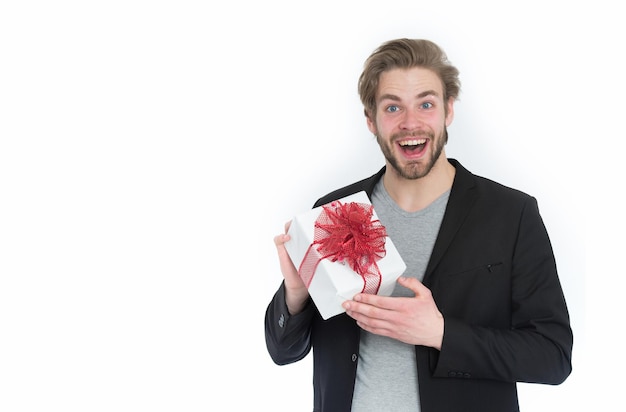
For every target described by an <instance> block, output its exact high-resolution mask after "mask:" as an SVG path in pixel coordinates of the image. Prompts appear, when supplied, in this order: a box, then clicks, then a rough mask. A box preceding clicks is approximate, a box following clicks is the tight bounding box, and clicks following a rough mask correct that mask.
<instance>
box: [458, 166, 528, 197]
mask: <svg viewBox="0 0 626 412" xmlns="http://www.w3.org/2000/svg"><path fill="white" fill-rule="evenodd" d="M449 160H450V163H452V164H453V165H454V167H455V168H456V177H455V181H454V185H453V191H465V190H472V191H476V192H477V195H479V196H481V197H484V196H486V197H489V198H492V199H493V200H499V201H504V200H506V199H508V200H510V201H515V202H520V201H521V202H526V201H528V200H533V199H534V197H533V196H531V195H530V194H528V193H525V192H523V191H521V190H519V189H516V188H513V187H510V186H506V185H504V184H502V183H499V182H497V181H495V180H493V179H490V178H487V177H484V176H479V175H475V174H473V173H472V172H470V171H468V170H467V169H465V167H463V166H462V165H461V164H460V163H459V162H458V161H457V160H455V159H449Z"/></svg>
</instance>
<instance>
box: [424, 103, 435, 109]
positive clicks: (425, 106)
mask: <svg viewBox="0 0 626 412" xmlns="http://www.w3.org/2000/svg"><path fill="white" fill-rule="evenodd" d="M421 107H422V109H430V108H432V107H433V104H432V103H430V102H426V103H422V104H421Z"/></svg>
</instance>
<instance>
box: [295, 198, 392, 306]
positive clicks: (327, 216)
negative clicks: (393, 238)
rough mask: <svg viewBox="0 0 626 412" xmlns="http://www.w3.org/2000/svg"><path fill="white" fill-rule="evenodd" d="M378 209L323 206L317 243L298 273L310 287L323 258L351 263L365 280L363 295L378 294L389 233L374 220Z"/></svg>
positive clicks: (356, 205) (334, 204) (354, 205)
mask: <svg viewBox="0 0 626 412" xmlns="http://www.w3.org/2000/svg"><path fill="white" fill-rule="evenodd" d="M373 214H374V207H373V206H372V205H369V204H364V203H356V202H350V203H345V204H344V203H341V202H340V201H335V202H332V203H330V204H329V205H325V206H323V207H322V212H321V213H320V215H319V217H318V218H317V220H316V221H315V231H314V234H313V243H311V245H310V246H309V248H308V250H307V252H306V254H305V255H304V258H303V259H302V263H301V264H300V268H299V269H298V273H299V274H300V277H301V278H302V280H303V281H304V283H305V285H306V286H307V288H308V287H309V285H310V284H311V281H312V280H313V275H314V274H315V270H316V269H317V266H318V265H319V263H320V262H321V261H322V259H330V261H332V262H337V261H339V262H343V263H345V264H348V265H349V266H350V268H351V269H352V270H354V271H355V272H356V273H358V274H359V275H360V276H361V277H362V278H363V289H362V290H361V292H365V293H370V294H376V293H378V289H379V288H380V284H381V281H382V277H381V274H380V270H379V269H378V265H377V264H376V262H377V261H378V260H380V259H382V258H383V257H384V256H385V239H386V236H387V231H386V230H385V227H384V226H383V225H382V224H381V223H380V221H379V220H372V217H373Z"/></svg>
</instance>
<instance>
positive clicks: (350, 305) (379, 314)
mask: <svg viewBox="0 0 626 412" xmlns="http://www.w3.org/2000/svg"><path fill="white" fill-rule="evenodd" d="M398 283H399V284H400V285H402V286H404V287H406V288H408V289H411V290H412V291H413V292H414V293H415V297H389V296H378V295H372V294H367V293H359V294H357V295H355V296H354V299H353V300H348V301H346V302H344V304H343V307H344V309H346V313H347V314H348V315H349V316H350V317H352V318H353V319H355V320H356V321H357V324H358V325H359V326H360V327H361V328H363V329H365V330H366V331H368V332H371V333H375V334H377V335H382V336H388V337H390V338H393V339H397V340H399V341H402V342H405V343H408V344H411V345H423V346H430V347H433V348H435V349H438V350H441V344H442V342H443V331H444V319H443V315H442V314H441V312H439V309H438V308H437V305H436V304H435V301H434V300H433V296H432V293H431V292H430V289H428V288H427V287H426V286H424V285H423V284H422V283H421V282H420V281H419V280H417V279H414V278H406V277H400V278H398Z"/></svg>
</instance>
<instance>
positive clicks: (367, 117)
mask: <svg viewBox="0 0 626 412" xmlns="http://www.w3.org/2000/svg"><path fill="white" fill-rule="evenodd" d="M364 112H365V121H366V122H367V128H368V129H369V131H370V132H372V134H373V135H375V136H377V135H378V128H377V127H376V121H375V120H372V116H371V115H370V114H369V113H368V112H367V110H364Z"/></svg>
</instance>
